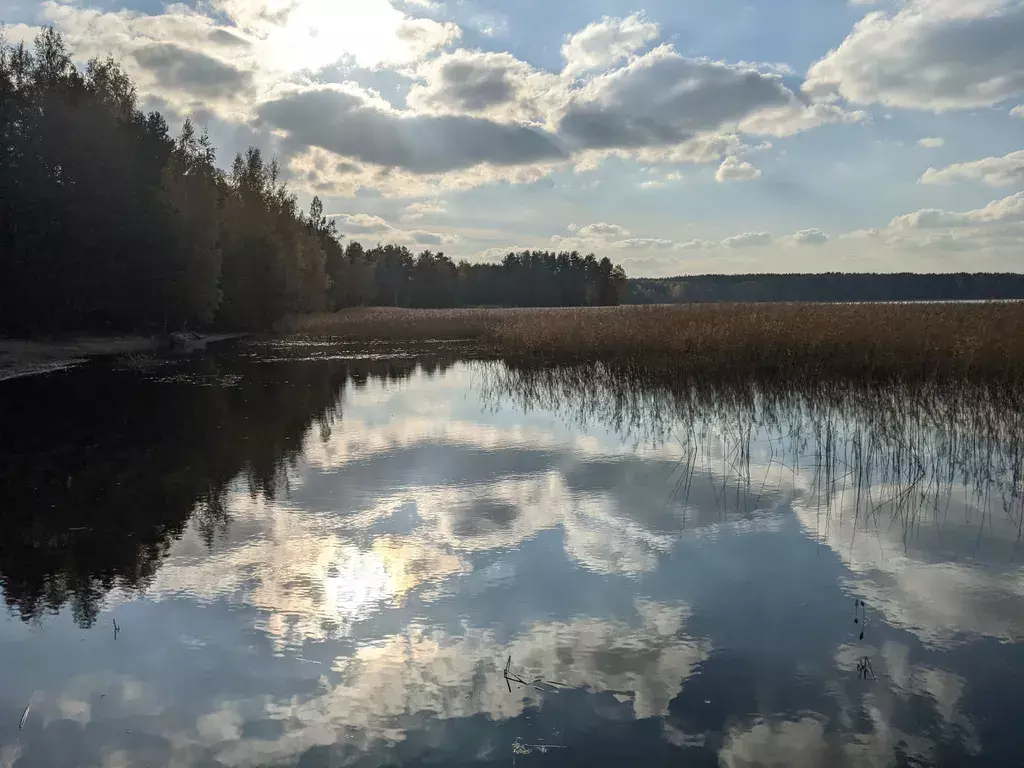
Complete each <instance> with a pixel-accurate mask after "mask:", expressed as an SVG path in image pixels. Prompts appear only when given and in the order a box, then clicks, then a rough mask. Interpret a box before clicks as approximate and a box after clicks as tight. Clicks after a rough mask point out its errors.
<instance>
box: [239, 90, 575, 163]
mask: <svg viewBox="0 0 1024 768" xmlns="http://www.w3.org/2000/svg"><path fill="white" fill-rule="evenodd" d="M259 116H260V118H261V119H262V120H263V121H265V122H266V123H267V124H268V125H270V126H271V127H272V128H274V129H276V130H279V131H284V132H285V133H286V134H287V135H288V137H289V139H290V140H291V141H292V142H293V143H295V144H297V145H299V146H302V147H306V146H317V147H321V148H323V149H326V150H328V151H330V152H333V153H335V154H337V155H340V156H342V157H348V158H353V159H357V160H361V161H363V162H367V163H373V164H374V165H379V166H384V167H394V168H401V169H404V170H408V171H411V172H413V173H442V172H445V171H453V170H459V169H464V168H470V167H472V166H475V165H479V164H481V163H491V164H494V165H520V164H529V163H534V162H538V161H545V160H557V159H562V158H565V156H566V153H565V151H564V150H563V149H562V148H561V147H560V145H559V143H558V141H557V140H556V139H555V137H554V136H552V135H550V134H549V133H547V132H546V131H543V130H541V129H536V128H531V127H526V126H521V125H506V124H501V123H496V122H493V121H491V120H487V119H484V118H479V117H468V116H455V115H440V116H433V115H417V116H407V115H405V114H403V113H400V112H396V111H394V110H391V109H388V108H386V107H385V106H383V105H382V104H380V103H378V102H374V101H373V100H371V99H370V98H369V97H368V96H367V95H366V94H365V93H362V92H358V91H355V90H352V89H346V88H344V87H340V86H320V87H316V88H311V89H308V90H296V91H294V92H291V93H287V94H283V95H281V96H280V97H279V98H277V99H274V100H272V101H268V102H266V103H264V104H263V105H261V106H260V108H259Z"/></svg>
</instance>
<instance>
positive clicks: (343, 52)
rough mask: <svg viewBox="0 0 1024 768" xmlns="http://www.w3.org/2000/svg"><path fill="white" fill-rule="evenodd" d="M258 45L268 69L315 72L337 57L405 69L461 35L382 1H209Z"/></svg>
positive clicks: (452, 27)
mask: <svg viewBox="0 0 1024 768" xmlns="http://www.w3.org/2000/svg"><path fill="white" fill-rule="evenodd" d="M211 5H212V7H213V8H214V9H215V10H217V11H219V12H221V13H224V14H225V15H226V16H227V17H228V18H230V19H231V20H232V21H234V22H235V23H236V24H237V25H239V26H240V27H243V28H245V29H249V30H252V31H253V33H254V34H255V35H256V36H257V37H259V38H260V40H261V41H262V46H261V47H262V51H263V54H264V56H265V57H266V62H267V64H268V65H270V66H272V67H274V68H277V69H283V70H286V71H299V70H304V69H313V70H315V69H318V68H320V67H324V66H327V65H329V64H333V63H335V62H337V61H339V60H341V59H342V58H346V57H348V58H351V59H352V60H354V61H355V62H356V63H358V64H359V65H360V66H364V67H375V66H379V65H382V64H391V65H396V64H407V63H410V62H414V61H417V60H418V59H420V58H421V57H422V56H424V55H426V54H428V53H430V52H432V51H436V50H438V49H440V48H443V47H445V46H446V45H448V44H450V43H452V42H453V41H455V40H457V39H458V38H459V37H460V36H461V30H460V29H459V27H458V26H457V25H455V24H453V23H451V22H445V23H441V22H437V21H433V20H431V19H422V18H412V17H410V16H408V15H407V14H405V13H403V12H402V11H399V10H398V9H397V8H395V7H394V6H393V5H392V4H391V3H390V2H388V0H341V1H340V2H339V0H212V2H211Z"/></svg>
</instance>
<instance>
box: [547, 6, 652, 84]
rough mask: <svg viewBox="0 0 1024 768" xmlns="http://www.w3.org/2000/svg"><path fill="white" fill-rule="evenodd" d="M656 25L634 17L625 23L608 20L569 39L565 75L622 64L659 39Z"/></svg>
mask: <svg viewBox="0 0 1024 768" xmlns="http://www.w3.org/2000/svg"><path fill="white" fill-rule="evenodd" d="M658 33H659V29H658V25H657V24H653V23H651V22H648V21H646V20H645V19H644V18H643V17H642V16H641V15H639V14H633V15H632V16H627V17H626V18H624V19H621V18H612V17H610V16H605V17H604V18H603V19H601V20H600V21H595V22H594V23H592V24H589V25H587V26H586V27H584V28H583V29H581V30H580V31H579V32H577V33H576V34H574V35H570V36H569V37H568V39H567V40H566V41H565V44H564V45H563V46H562V58H563V59H565V73H566V74H569V75H574V74H580V73H583V72H586V71H588V70H591V69H597V68H599V67H607V66H610V65H612V64H615V63H617V62H619V61H622V60H623V59H625V58H626V57H627V56H629V55H630V54H631V53H633V52H635V51H637V50H639V49H640V48H643V47H644V46H645V45H647V43H649V42H650V41H651V40H653V39H654V38H656V37H657V36H658Z"/></svg>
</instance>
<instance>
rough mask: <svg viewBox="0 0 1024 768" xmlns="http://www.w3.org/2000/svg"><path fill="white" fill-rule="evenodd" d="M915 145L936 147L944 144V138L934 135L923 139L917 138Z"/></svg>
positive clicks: (926, 147) (928, 147) (929, 147)
mask: <svg viewBox="0 0 1024 768" xmlns="http://www.w3.org/2000/svg"><path fill="white" fill-rule="evenodd" d="M917 146H919V147H924V148H925V149H938V148H939V147H944V146H946V140H945V139H939V138H935V137H927V138H924V139H918V142H917Z"/></svg>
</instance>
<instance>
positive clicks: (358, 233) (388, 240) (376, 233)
mask: <svg viewBox="0 0 1024 768" xmlns="http://www.w3.org/2000/svg"><path fill="white" fill-rule="evenodd" d="M331 218H333V219H334V220H335V222H337V224H338V231H339V232H341V233H342V234H343V235H348V236H350V237H352V238H353V239H356V240H358V239H366V240H370V241H372V242H373V243H377V242H380V243H383V244H394V245H407V246H410V247H416V246H427V247H430V246H438V245H454V244H456V243H459V242H461V241H462V238H461V237H459V236H458V235H455V234H450V233H443V232H428V231H426V230H423V229H409V230H405V229H397V228H395V227H393V226H391V225H390V224H388V222H387V221H386V220H385V219H383V218H381V217H380V216H374V215H372V214H367V213H338V214H331Z"/></svg>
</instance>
